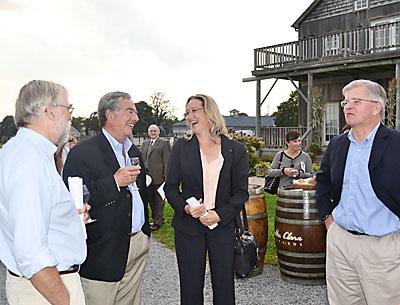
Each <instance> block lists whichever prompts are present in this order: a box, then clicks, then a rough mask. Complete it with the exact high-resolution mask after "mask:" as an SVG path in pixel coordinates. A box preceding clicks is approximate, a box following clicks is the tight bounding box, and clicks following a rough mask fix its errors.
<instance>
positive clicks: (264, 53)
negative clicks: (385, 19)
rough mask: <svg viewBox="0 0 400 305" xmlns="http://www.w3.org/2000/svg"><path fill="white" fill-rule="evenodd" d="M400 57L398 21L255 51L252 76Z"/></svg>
mask: <svg viewBox="0 0 400 305" xmlns="http://www.w3.org/2000/svg"><path fill="white" fill-rule="evenodd" d="M399 56H400V21H398V22H393V23H386V24H382V25H376V26H371V27H369V28H363V29H356V30H352V31H347V32H341V33H337V34H330V35H325V36H320V37H315V38H308V39H303V40H299V41H293V42H288V43H284V44H279V45H274V46H268V47H263V48H258V49H255V50H254V71H253V72H252V74H253V75H254V76H262V75H268V74H271V75H272V74H273V73H281V72H285V71H293V70H301V69H309V68H311V67H314V68H317V67H324V66H329V65H335V64H346V63H348V62H361V61H371V60H381V59H391V58H396V57H397V58H398V57H399ZM273 77H274V76H273Z"/></svg>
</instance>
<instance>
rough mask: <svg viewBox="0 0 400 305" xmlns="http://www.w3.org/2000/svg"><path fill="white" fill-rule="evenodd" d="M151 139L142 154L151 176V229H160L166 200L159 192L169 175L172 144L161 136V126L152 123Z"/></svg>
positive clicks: (144, 144) (145, 143)
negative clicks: (168, 167) (168, 166)
mask: <svg viewBox="0 0 400 305" xmlns="http://www.w3.org/2000/svg"><path fill="white" fill-rule="evenodd" d="M147 132H148V134H149V137H150V139H149V140H146V141H144V142H143V144H142V155H143V159H144V165H145V167H146V172H147V174H148V175H149V176H150V177H151V184H150V185H149V186H148V188H147V193H148V196H149V203H150V208H151V212H152V214H151V215H152V217H153V223H152V224H151V225H150V229H151V230H153V231H154V230H158V229H159V228H160V227H161V226H162V224H163V223H164V200H163V198H161V196H160V194H159V193H158V192H157V190H158V188H159V187H160V186H161V184H163V183H164V181H165V179H166V177H167V165H168V159H169V155H170V153H171V146H170V145H169V142H168V141H167V140H164V139H161V138H160V128H159V127H158V126H157V125H154V124H153V125H150V126H149V128H148V131H147Z"/></svg>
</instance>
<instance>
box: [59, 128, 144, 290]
mask: <svg viewBox="0 0 400 305" xmlns="http://www.w3.org/2000/svg"><path fill="white" fill-rule="evenodd" d="M129 156H130V157H139V158H140V166H141V167H142V168H144V164H143V161H142V159H141V157H142V155H141V153H140V150H139V149H138V148H137V147H136V146H135V145H132V147H131V149H130V150H129ZM119 167H120V166H119V163H118V161H117V159H116V157H115V154H114V151H113V149H112V147H111V145H110V143H109V142H108V140H107V139H106V137H105V136H104V134H103V133H102V132H100V133H99V134H97V135H95V136H93V137H91V138H89V139H87V140H84V141H82V142H79V143H78V144H77V145H75V146H74V148H73V149H71V151H70V153H69V154H68V157H67V160H66V162H65V165H64V171H63V179H64V182H65V183H66V184H67V185H68V181H67V180H68V177H76V176H78V177H82V178H83V182H84V184H86V185H87V187H88V189H89V191H90V200H89V203H90V205H91V206H92V208H91V210H90V215H91V217H92V218H94V219H97V222H94V223H91V224H88V225H86V230H87V235H88V238H87V241H86V242H87V247H88V253H87V258H86V261H85V262H84V263H83V265H82V266H81V270H80V274H81V275H82V276H83V277H85V278H88V279H93V280H99V281H108V282H117V281H119V280H121V279H122V277H123V275H124V273H125V267H126V262H127V259H128V251H129V243H130V237H128V233H129V232H130V231H131V224H132V200H131V193H130V191H129V190H128V188H127V187H121V191H118V188H117V185H116V182H115V179H114V177H113V175H114V173H115V172H116V171H117V170H118V169H119ZM145 181H146V174H145V171H141V173H140V175H139V177H138V179H137V185H138V187H139V192H140V196H141V198H142V201H143V204H144V211H145V224H144V225H143V227H142V231H143V232H144V233H145V234H147V235H148V236H150V227H149V223H148V210H147V193H146V182H145Z"/></svg>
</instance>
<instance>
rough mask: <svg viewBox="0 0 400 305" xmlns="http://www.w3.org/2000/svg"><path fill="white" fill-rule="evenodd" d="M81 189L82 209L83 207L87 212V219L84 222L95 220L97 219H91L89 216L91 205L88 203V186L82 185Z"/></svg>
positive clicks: (88, 222)
mask: <svg viewBox="0 0 400 305" xmlns="http://www.w3.org/2000/svg"><path fill="white" fill-rule="evenodd" d="M82 190H83V204H84V209H85V213H87V214H88V219H87V222H86V224H90V223H92V222H95V221H97V219H92V218H91V217H90V214H89V210H90V209H91V206H90V205H89V204H88V202H89V199H90V191H89V189H88V187H87V186H86V185H85V184H84V185H83V186H82Z"/></svg>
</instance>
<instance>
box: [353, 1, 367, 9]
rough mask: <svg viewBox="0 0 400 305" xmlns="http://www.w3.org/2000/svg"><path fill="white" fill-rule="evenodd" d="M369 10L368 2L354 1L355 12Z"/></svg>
mask: <svg viewBox="0 0 400 305" xmlns="http://www.w3.org/2000/svg"><path fill="white" fill-rule="evenodd" d="M367 8H368V0H355V1H354V10H355V11H360V10H365V9H367Z"/></svg>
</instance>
